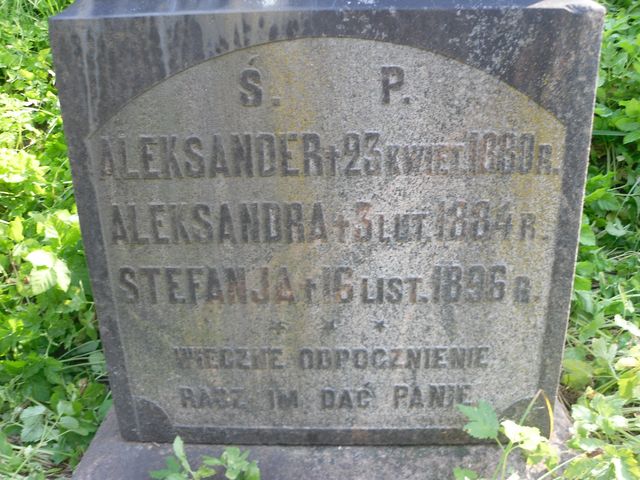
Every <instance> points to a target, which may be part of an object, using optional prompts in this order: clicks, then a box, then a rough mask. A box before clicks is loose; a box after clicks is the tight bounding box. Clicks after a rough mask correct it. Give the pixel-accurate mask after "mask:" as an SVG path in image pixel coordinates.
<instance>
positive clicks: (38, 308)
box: [0, 0, 640, 479]
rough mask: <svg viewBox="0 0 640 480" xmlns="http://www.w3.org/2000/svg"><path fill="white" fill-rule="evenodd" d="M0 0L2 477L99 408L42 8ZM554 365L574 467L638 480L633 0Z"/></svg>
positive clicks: (89, 423) (639, 196) (610, 33)
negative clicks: (569, 419)
mask: <svg viewBox="0 0 640 480" xmlns="http://www.w3.org/2000/svg"><path fill="white" fill-rule="evenodd" d="M68 3H70V2H69V1H68V0H3V2H2V3H0V280H1V282H0V478H30V479H39V478H47V477H49V478H60V477H64V476H68V475H69V474H70V471H71V469H72V468H73V466H74V465H75V464H76V463H77V462H78V460H79V458H80V456H81V455H82V453H83V451H84V450H85V449H86V447H87V445H88V443H89V442H90V440H91V437H92V435H93V433H94V432H95V430H96V428H97V425H98V424H99V422H100V421H101V419H102V418H103V416H104V414H105V412H106V410H107V409H108V407H109V405H110V397H109V392H108V389H107V387H106V379H105V373H104V359H103V355H102V352H101V346H100V341H99V337H98V333H97V330H96V320H95V314H94V309H93V303H92V296H91V291H90V285H89V282H88V277H87V269H86V265H85V258H84V251H83V247H82V242H81V238H80V231H79V227H78V219H77V215H76V209H75V204H74V199H73V189H72V184H71V178H70V172H69V166H68V161H67V154H66V146H65V141H64V136H63V133H62V126H61V119H60V114H59V107H58V101H57V97H56V91H55V87H54V81H55V78H54V74H53V71H52V65H51V55H50V51H49V47H48V39H47V26H46V17H47V16H49V15H51V14H53V13H55V12H57V11H59V10H60V9H62V8H63V7H64V6H65V5H66V4H68ZM606 5H607V7H608V8H609V13H608V14H607V20H606V32H605V36H604V42H603V51H602V62H601V71H600V78H599V87H598V96H597V105H596V114H595V124H594V138H593V148H592V151H591V162H590V167H589V177H588V183H587V190H586V198H585V211H584V220H583V226H582V230H581V237H580V251H579V259H578V265H577V271H576V282H575V289H574V292H573V298H572V311H571V318H570V327H569V334H568V339H567V349H566V354H565V360H564V373H563V377H562V383H563V387H562V388H563V396H564V398H566V399H568V400H569V401H570V403H572V404H573V417H574V420H575V428H576V434H575V436H574V438H573V440H572V442H571V446H572V447H573V448H574V451H573V452H572V455H574V456H575V460H574V461H573V462H572V463H571V465H570V466H569V470H568V471H567V472H566V473H565V477H566V478H576V479H578V478H579V479H592V478H593V479H609V478H612V479H614V478H615V479H632V478H633V479H637V478H640V470H639V468H640V467H639V466H638V462H639V460H640V435H639V434H640V421H639V419H640V400H639V399H640V319H639V316H638V310H639V309H640V253H639V252H638V250H639V244H640V151H639V147H640V2H637V1H632V0H627V1H622V0H615V1H608V2H606Z"/></svg>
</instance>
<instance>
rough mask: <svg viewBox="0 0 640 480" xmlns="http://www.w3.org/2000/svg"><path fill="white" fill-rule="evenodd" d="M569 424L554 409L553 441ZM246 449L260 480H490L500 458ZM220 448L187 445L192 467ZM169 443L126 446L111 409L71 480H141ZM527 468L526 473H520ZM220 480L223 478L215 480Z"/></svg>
mask: <svg viewBox="0 0 640 480" xmlns="http://www.w3.org/2000/svg"><path fill="white" fill-rule="evenodd" d="M569 426H570V420H569V416H568V414H567V411H566V410H565V409H564V407H562V406H560V405H556V408H555V427H554V438H553V440H554V442H556V443H562V442H563V441H564V440H566V438H567V437H568V435H569V433H568V432H569ZM240 447H241V448H242V449H248V450H250V452H251V453H250V455H249V459H251V460H257V462H258V466H259V467H260V471H261V478H262V480H300V479H305V480H315V479H318V480H319V479H322V480H333V479H343V478H344V479H350V480H359V479H362V480H365V479H366V480H378V479H379V480H388V479H394V480H405V479H406V480H409V479H411V480H413V479H416V480H417V479H420V480H445V479H452V478H453V473H452V472H453V468H454V467H464V468H470V469H472V470H475V471H477V472H479V473H481V474H482V475H484V476H489V475H490V473H491V472H492V471H493V469H494V468H495V466H496V464H497V462H498V459H499V457H500V451H499V449H498V448H497V447H494V446H493V445H465V446H461V445H455V446H454V445H451V446H447V445H444V446H421V447H393V446H388V447H366V446H361V447H360V446H358V447H305V446H260V445H250V446H247V447H242V446H240ZM223 449H224V446H223V445H187V446H186V450H187V454H188V456H189V461H190V462H191V465H192V466H197V465H199V464H200V462H199V459H200V457H201V456H202V455H213V456H218V455H220V453H222V451H223ZM171 453H172V449H171V445H169V444H157V443H140V442H126V441H124V440H122V438H121V437H120V433H119V432H118V426H117V420H116V416H115V413H114V412H113V411H111V412H109V414H108V416H107V418H106V419H105V421H104V422H103V423H102V426H101V427H100V429H99V430H98V433H97V434H96V437H95V439H94V440H93V442H92V443H91V446H90V447H89V450H88V451H87V453H86V454H85V456H84V457H83V459H82V461H81V462H80V465H78V468H77V469H76V471H75V473H74V475H73V479H74V480H104V479H109V480H143V479H147V478H150V477H149V472H150V471H153V470H160V469H162V468H164V466H165V460H164V459H165V457H166V456H168V455H171ZM512 457H513V458H511V462H510V467H511V468H512V469H516V470H518V471H519V472H520V473H521V475H524V478H536V477H537V476H538V475H539V474H538V475H537V474H536V472H534V471H533V470H530V469H529V470H527V469H525V466H524V462H523V461H522V459H521V458H520V457H519V455H517V454H515V455H513V456H512ZM525 470H526V471H525ZM218 478H220V479H222V478H224V477H223V475H218V476H216V479H218Z"/></svg>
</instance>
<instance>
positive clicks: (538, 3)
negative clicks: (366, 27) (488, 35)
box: [51, 0, 605, 21]
mask: <svg viewBox="0 0 640 480" xmlns="http://www.w3.org/2000/svg"><path fill="white" fill-rule="evenodd" d="M387 9H395V10H430V11H434V10H456V11H474V10H519V9H528V10H531V9H534V10H539V9H545V10H547V9H554V10H563V11H566V12H569V13H573V14H588V13H595V14H603V13H604V11H605V9H604V7H603V6H602V5H599V4H598V3H596V2H594V1H592V0H466V1H464V0H246V1H233V0H214V1H211V0H137V1H135V2H132V1H130V0H77V1H76V2H75V3H73V4H72V5H71V6H70V7H68V8H67V9H66V10H64V11H63V12H61V13H60V14H58V15H56V16H55V17H52V18H51V20H53V21H56V20H72V19H98V18H117V17H140V16H154V15H185V14H186V15H188V14H202V13H218V14H221V13H261V12H262V13H268V12H291V11H322V10H330V11H336V10H343V11H344V10H347V11H350V10H353V11H358V10H387Z"/></svg>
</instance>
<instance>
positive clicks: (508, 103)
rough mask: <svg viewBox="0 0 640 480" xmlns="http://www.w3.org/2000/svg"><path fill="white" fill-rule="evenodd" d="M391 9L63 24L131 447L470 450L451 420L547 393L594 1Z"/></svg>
mask: <svg viewBox="0 0 640 480" xmlns="http://www.w3.org/2000/svg"><path fill="white" fill-rule="evenodd" d="M397 3H398V4H397V5H396V4H395V3H394V2H374V1H367V2H364V1H362V2H328V1H326V2H325V1H320V2H318V1H314V2H241V3H228V2H217V3H216V2H190V1H178V2H175V1H174V2H164V1H154V2H149V3H145V2H136V3H135V4H134V3H132V2H125V1H114V2H108V3H106V2H91V1H84V0H80V1H79V2H77V3H76V4H75V5H74V6H72V7H71V8H70V9H68V10H67V11H66V12H64V13H63V14H61V15H60V16H58V17H55V18H53V19H52V20H51V36H52V42H53V47H54V55H55V60H56V68H57V74H58V82H59V88H60V95H61V101H62V107H63V114H64V120H65V128H66V132H67V137H68V141H69V146H70V155H71V159H72V167H73V173H74V182H75V186H76V195H77V199H78V207H79V211H80V215H81V223H82V228H83V235H84V240H85V245H86V249H87V256H88V261H89V265H90V269H91V275H92V284H93V289H94V294H95V297H96V305H97V309H98V314H99V318H100V324H101V332H102V337H103V339H104V341H105V349H106V354H107V360H108V363H109V369H110V370H109V371H110V381H111V385H112V388H113V392H114V399H115V405H116V409H117V411H118V419H119V424H120V429H121V432H122V435H123V436H124V437H125V438H126V439H129V440H143V441H169V440H171V439H172V438H173V436H174V435H176V434H179V435H181V436H182V437H183V438H185V440H187V441H190V442H210V443H228V442H234V443H245V444H256V443H263V444H320V445H322V444H324V445H327V444H329V445H339V444H354V445H357V444H376V445H383V444H386V445H414V444H425V443H444V444H453V443H466V442H469V441H470V439H469V438H468V437H467V436H466V435H465V434H464V432H462V430H461V426H462V424H463V422H464V419H463V417H462V415H461V414H460V413H459V412H458V411H457V409H456V408H455V404H457V403H473V402H477V401H478V400H486V401H489V402H490V403H491V404H492V405H494V406H495V407H496V408H497V409H498V410H499V411H500V412H504V413H505V414H508V415H510V416H513V417H519V415H520V414H521V413H522V411H523V410H524V407H525V406H526V405H527V404H528V403H529V401H530V399H531V398H532V397H533V396H534V395H535V393H536V392H537V391H538V390H539V389H542V390H544V391H545V392H546V394H547V395H548V396H549V397H551V399H552V400H553V398H554V396H555V393H556V388H557V381H558V375H559V369H560V359H561V355H562V345H563V340H564V332H565V328H566V319H567V311H568V304H569V294H570V290H571V279H572V274H573V264H574V260H575V252H576V245H577V233H578V227H579V224H580V208H581V200H582V189H583V184H584V176H585V169H586V160H587V151H588V144H589V133H590V124H591V111H592V107H593V92H594V81H595V75H596V69H597V52H598V45H599V32H600V28H601V23H602V8H601V7H598V6H597V5H595V4H593V3H591V2H586V1H576V2H569V1H542V2H537V3H533V2H524V1H512V2H504V1H494V2H474V3H473V4H460V5H458V4H456V3H454V2H444V1H439V2H438V1H435V2H397ZM543 413H544V409H543V408H538V409H536V410H535V412H534V415H532V421H533V423H536V424H537V425H539V426H540V427H541V428H543V429H545V425H546V423H547V422H545V418H544V415H543Z"/></svg>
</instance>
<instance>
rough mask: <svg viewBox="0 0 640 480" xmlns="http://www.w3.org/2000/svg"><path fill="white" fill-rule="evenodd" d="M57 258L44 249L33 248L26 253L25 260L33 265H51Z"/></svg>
mask: <svg viewBox="0 0 640 480" xmlns="http://www.w3.org/2000/svg"><path fill="white" fill-rule="evenodd" d="M57 259H58V258H57V257H56V256H55V255H54V254H53V253H51V252H48V251H46V250H40V249H39V250H33V251H31V252H29V254H27V256H26V257H25V260H26V261H27V262H29V263H31V265H33V266H34V267H53V264H54V263H55V261H56V260H57Z"/></svg>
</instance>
